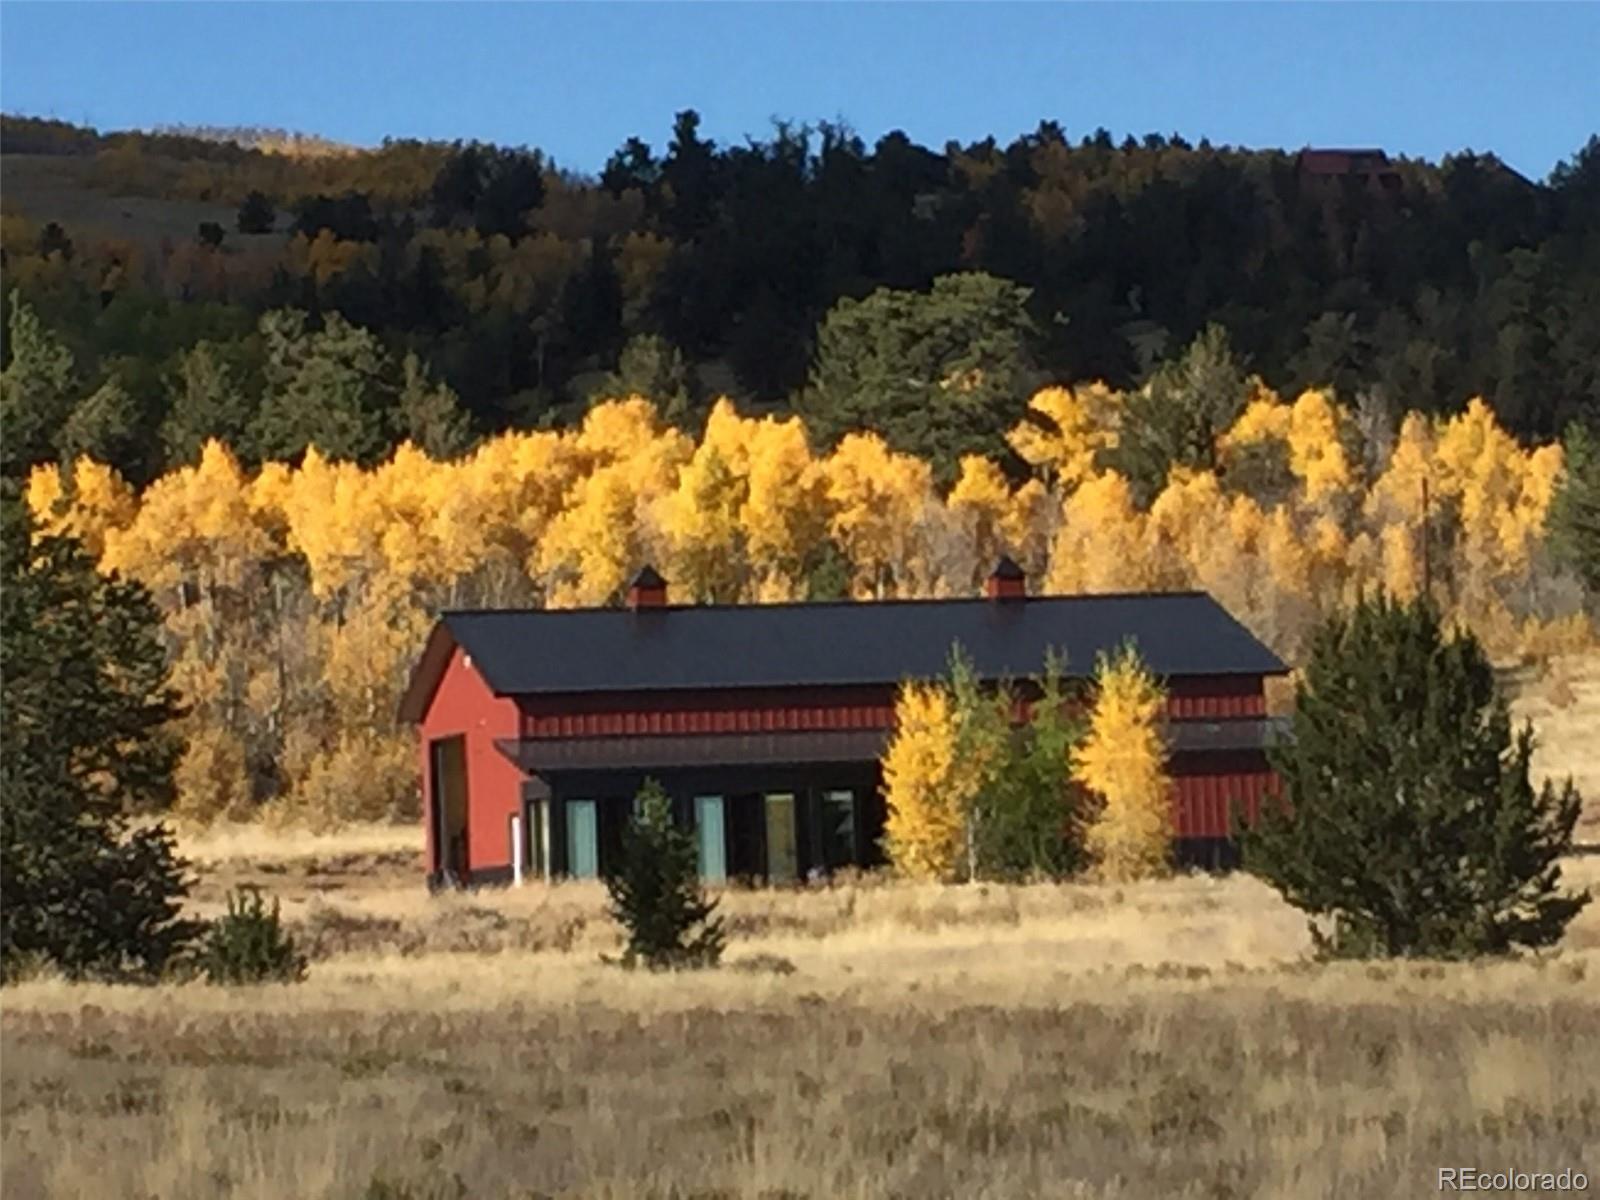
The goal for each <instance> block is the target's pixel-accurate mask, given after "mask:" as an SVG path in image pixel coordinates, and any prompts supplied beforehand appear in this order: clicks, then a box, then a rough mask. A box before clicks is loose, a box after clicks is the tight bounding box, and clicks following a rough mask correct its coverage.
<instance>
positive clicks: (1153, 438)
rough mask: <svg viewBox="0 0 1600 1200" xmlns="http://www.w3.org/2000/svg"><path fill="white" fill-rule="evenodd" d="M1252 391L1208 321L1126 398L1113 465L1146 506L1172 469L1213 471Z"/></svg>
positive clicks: (1110, 457) (1221, 333)
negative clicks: (1219, 443)
mask: <svg viewBox="0 0 1600 1200" xmlns="http://www.w3.org/2000/svg"><path fill="white" fill-rule="evenodd" d="M1250 388H1251V380H1250V379H1249V378H1248V377H1247V376H1246V375H1245V371H1244V367H1243V366H1242V365H1241V364H1240V363H1239V361H1238V359H1237V358H1235V357H1234V354H1233V348H1232V346H1231V345H1230V343H1229V341H1228V334H1227V331H1226V330H1225V329H1223V327H1222V326H1220V325H1209V326H1207V327H1206V330H1205V332H1204V333H1202V334H1201V335H1200V336H1199V337H1197V338H1195V340H1194V341H1193V342H1191V343H1190V344H1189V347H1188V349H1186V350H1185V351H1184V352H1183V354H1182V355H1180V356H1179V357H1178V358H1176V359H1174V360H1173V361H1171V362H1168V363H1165V364H1163V365H1162V366H1161V367H1159V368H1158V369H1157V370H1156V373H1155V374H1154V375H1153V376H1151V378H1150V380H1149V381H1148V382H1147V383H1146V384H1145V385H1144V387H1142V388H1140V389H1139V390H1138V391H1136V392H1132V393H1130V394H1129V395H1128V396H1127V398H1126V400H1125V402H1124V403H1125V410H1124V413H1123V416H1122V421H1121V425H1120V430H1119V438H1118V442H1117V445H1116V447H1115V448H1114V449H1112V450H1109V451H1107V452H1106V453H1105V459H1106V462H1107V464H1108V465H1109V466H1111V467H1114V468H1115V469H1116V470H1118V471H1120V472H1121V473H1122V474H1123V475H1124V476H1126V477H1127V478H1128V480H1129V482H1130V483H1132V484H1133V487H1134V492H1135V495H1136V497H1137V498H1138V500H1139V503H1140V504H1141V505H1143V504H1148V503H1149V501H1150V500H1151V499H1152V498H1153V497H1154V496H1155V495H1156V494H1157V493H1159V492H1160V491H1161V489H1162V488H1163V487H1164V486H1165V485H1166V482H1167V475H1168V473H1169V472H1170V471H1171V470H1172V468H1173V467H1196V468H1200V469H1203V470H1212V469H1214V468H1215V467H1216V465H1217V438H1218V437H1219V436H1220V435H1221V434H1223V433H1225V432H1226V431H1227V430H1228V429H1229V427H1230V426H1232V425H1233V423H1234V421H1235V420H1237V419H1238V416H1239V414H1240V413H1241V412H1242V411H1244V407H1245V404H1246V403H1247V402H1248V401H1249V398H1250Z"/></svg>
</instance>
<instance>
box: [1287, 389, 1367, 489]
mask: <svg viewBox="0 0 1600 1200" xmlns="http://www.w3.org/2000/svg"><path fill="white" fill-rule="evenodd" d="M1348 421H1349V419H1348V417H1347V416H1346V415H1345V414H1344V412H1343V411H1342V410H1341V409H1340V408H1339V406H1338V404H1336V403H1335V402H1334V400H1333V399H1332V398H1331V397H1330V396H1329V395H1328V394H1327V393H1326V392H1322V391H1316V390H1311V391H1306V392H1302V393H1301V394H1300V398H1299V399H1298V400H1296V401H1295V402H1294V406H1293V407H1292V408H1291V409H1290V411H1289V431H1288V443H1289V469H1290V470H1291V471H1293V472H1294V474H1295V477H1296V478H1297V479H1299V480H1300V482H1301V484H1302V485H1303V487H1304V490H1305V498H1306V500H1307V501H1308V502H1309V503H1311V504H1314V505H1320V504H1323V503H1325V502H1326V501H1327V500H1328V499H1330V498H1331V497H1333V496H1335V495H1337V494H1339V493H1341V492H1343V491H1345V490H1347V489H1348V488H1350V487H1351V486H1352V485H1353V484H1354V482H1355V469H1354V466H1353V464H1352V463H1351V462H1350V457H1349V455H1348V454H1347V453H1346V451H1345V442H1346V437H1347V425H1348Z"/></svg>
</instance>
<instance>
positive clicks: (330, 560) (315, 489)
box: [283, 446, 384, 599]
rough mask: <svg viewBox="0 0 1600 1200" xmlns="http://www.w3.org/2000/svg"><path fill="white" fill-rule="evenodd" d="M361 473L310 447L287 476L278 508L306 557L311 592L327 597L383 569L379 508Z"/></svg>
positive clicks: (293, 544)
mask: <svg viewBox="0 0 1600 1200" xmlns="http://www.w3.org/2000/svg"><path fill="white" fill-rule="evenodd" d="M376 501H377V496H376V495H375V493H374V490H373V488H372V486H371V480H370V478H369V476H368V475H367V473H366V472H364V471H363V470H361V468H360V467H358V466H356V465H355V464H354V463H347V462H329V461H328V460H327V459H325V458H323V456H322V454H321V453H320V452H319V451H318V450H317V448H316V447H315V446H313V447H311V448H310V449H309V450H307V451H306V456H305V458H304V459H303V460H302V461H301V464H300V469H299V470H298V471H296V472H294V474H293V475H292V476H291V477H290V482H289V488H288V494H287V496H285V497H284V504H283V512H284V516H285V518H286V520H287V523H288V530H289V544H290V546H291V547H292V548H294V549H296V550H298V551H299V552H300V553H301V554H302V555H303V556H304V557H305V560H306V565H307V566H308V567H309V568H310V572H311V590H312V593H313V594H314V595H315V596H317V597H318V598H319V599H326V598H328V597H330V596H333V595H335V594H336V593H338V592H341V591H343V590H345V589H347V588H349V587H351V586H352V585H354V584H355V583H357V582H358V581H360V580H362V579H364V578H366V577H368V576H369V575H371V574H373V573H375V572H377V571H379V570H381V569H382V568H383V563H384V559H383V549H382V543H383V528H382V522H381V519H380V518H381V513H382V507H381V505H380V504H378V503H376Z"/></svg>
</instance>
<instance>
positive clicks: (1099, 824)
mask: <svg viewBox="0 0 1600 1200" xmlns="http://www.w3.org/2000/svg"><path fill="white" fill-rule="evenodd" d="M1165 709H1166V695H1165V693H1164V692H1163V691H1162V689H1161V686H1160V685H1159V684H1158V683H1157V682H1156V679H1155V676H1153V675H1152V674H1151V673H1150V671H1149V669H1148V668H1147V667H1146V666H1145V665H1144V663H1143V662H1142V661H1141V660H1140V659H1139V656H1138V654H1137V652H1136V651H1135V650H1133V649H1132V648H1131V647H1124V648H1123V649H1122V650H1120V651H1118V652H1117V653H1116V654H1114V655H1108V656H1103V657H1102V658H1101V660H1100V662H1099V663H1098V664H1097V666H1096V670H1095V702H1094V708H1093V710H1092V711H1091V713H1090V717H1089V730H1088V733H1087V735H1086V736H1085V737H1084V739H1083V741H1082V742H1081V743H1079V745H1078V746H1077V748H1076V749H1075V750H1074V751H1073V759H1072V777H1073V779H1074V780H1076V781H1077V782H1078V783H1079V784H1081V785H1082V786H1083V787H1085V788H1087V789H1089V791H1091V792H1093V793H1094V794H1095V795H1096V796H1098V797H1099V798H1100V800H1101V808H1100V811H1099V812H1098V813H1097V814H1096V815H1095V818H1094V819H1093V820H1092V821H1091V822H1090V824H1089V827H1088V829H1087V831H1086V832H1085V845H1086V847H1087V849H1088V851H1089V854H1090V857H1091V859H1092V860H1093V862H1094V863H1095V867H1096V869H1097V871H1098V872H1099V873H1100V874H1101V876H1102V877H1104V878H1106V879H1110V880H1115V881H1118V882H1122V881H1130V880H1135V879H1146V878H1149V877H1150V876H1152V875H1156V874H1159V873H1161V872H1162V871H1163V870H1165V869H1166V866H1167V863H1168V858H1169V855H1170V853H1171V847H1172V836H1173V826H1172V781H1171V778H1170V777H1169V776H1168V774H1167V766H1166V763H1167V753H1166V746H1165V744H1164V742H1163V741H1162V731H1161V722H1162V717H1163V715H1164V712H1165Z"/></svg>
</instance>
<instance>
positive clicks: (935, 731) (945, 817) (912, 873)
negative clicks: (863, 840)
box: [883, 683, 966, 880]
mask: <svg viewBox="0 0 1600 1200" xmlns="http://www.w3.org/2000/svg"><path fill="white" fill-rule="evenodd" d="M955 741H956V724H955V713H954V710H953V707H952V705H951V701H950V694H949V691H948V690H947V689H946V688H945V687H943V686H942V685H940V684H922V683H906V684H904V685H903V686H902V687H901V689H900V695H899V698H898V699H897V701H896V703H895V733H894V737H893V739H892V740H891V741H890V743H889V746H888V749H887V750H885V752H884V756H883V789H884V798H885V801H886V804H887V807H888V814H887V818H886V820H885V823H884V849H885V851H886V852H887V853H888V855H889V861H890V862H891V863H893V864H894V867H895V870H897V871H899V872H900V873H901V874H903V875H905V876H907V877H908V878H911V879H928V880H938V879H947V878H949V877H950V876H951V875H953V874H954V873H955V869H956V865H957V863H958V862H959V861H960V857H961V851H962V846H963V844H964V841H965V837H966V815H965V804H964V800H965V798H964V797H962V796H961V795H960V794H959V791H960V789H959V788H958V787H957V786H956V780H955V775H956V763H955Z"/></svg>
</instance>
